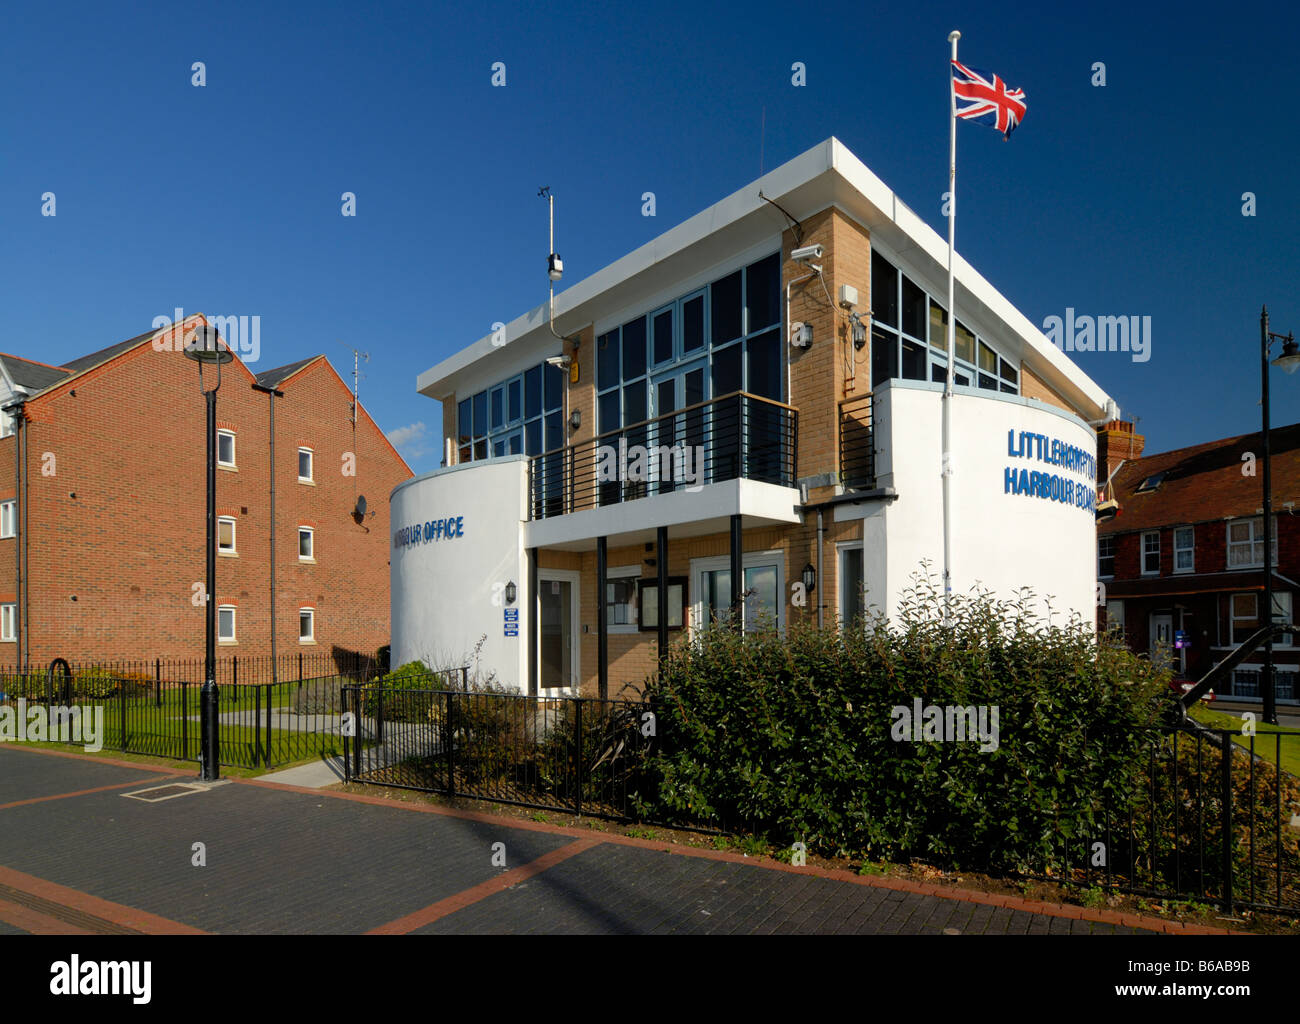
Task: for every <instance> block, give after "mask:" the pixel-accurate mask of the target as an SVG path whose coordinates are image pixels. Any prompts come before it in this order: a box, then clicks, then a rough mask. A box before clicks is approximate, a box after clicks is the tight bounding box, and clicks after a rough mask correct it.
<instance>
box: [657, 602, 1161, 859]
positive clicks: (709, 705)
mask: <svg viewBox="0 0 1300 1024" xmlns="http://www.w3.org/2000/svg"><path fill="white" fill-rule="evenodd" d="M1034 607H1035V604H1034V601H1033V598H1032V595H1030V594H1028V593H1027V592H1025V593H1022V595H1021V598H1020V599H1019V600H1018V601H1015V602H1008V601H1001V602H998V601H994V600H992V599H991V598H990V597H989V596H988V595H986V594H979V593H977V594H974V595H971V596H968V597H964V598H963V597H954V598H952V606H951V623H950V624H949V625H945V624H944V621H943V608H942V600H941V597H940V595H939V594H938V592H937V588H936V587H935V585H934V583H933V582H932V581H930V580H929V579H923V580H921V581H919V582H917V583H916V584H915V585H914V586H913V588H912V589H911V590H910V591H909V592H908V594H907V595H906V596H905V599H904V601H903V603H902V606H901V607H900V609H899V613H898V614H897V615H896V617H895V622H894V624H892V625H891V624H888V623H886V622H884V621H883V620H881V619H875V620H872V621H870V622H867V623H865V624H863V628H861V629H855V630H849V631H845V632H844V633H836V632H831V631H825V630H823V631H818V630H815V629H811V628H803V629H798V628H794V629H791V630H790V631H789V634H788V636H787V637H785V638H782V637H781V636H780V635H779V634H777V633H776V632H775V631H774V630H769V631H766V632H756V633H751V634H748V635H746V636H745V637H743V638H741V637H740V636H738V635H737V634H736V633H734V632H732V631H730V630H727V629H725V628H714V629H710V630H706V631H704V632H703V633H702V634H701V635H700V636H699V638H698V639H697V640H696V641H694V642H692V643H689V644H682V645H678V646H676V647H674V648H673V649H672V651H671V652H670V653H669V657H668V660H667V663H666V664H665V666H664V670H663V673H662V675H661V677H660V679H659V680H658V681H657V682H653V681H652V682H651V683H649V684H648V696H649V699H650V700H651V702H652V706H653V707H654V710H655V713H656V715H657V717H658V730H657V731H658V737H659V742H660V744H661V748H660V750H659V751H658V752H657V753H656V754H655V755H653V756H652V757H651V758H650V762H649V768H650V770H651V773H652V775H653V780H654V785H653V787H652V788H651V790H649V794H650V795H649V799H648V809H649V811H650V813H652V814H655V815H656V816H663V817H668V816H672V817H675V818H677V819H679V820H695V821H698V822H702V823H705V824H713V825H718V826H721V827H724V828H738V827H743V828H745V829H746V830H747V831H750V832H754V833H757V834H760V835H771V836H775V837H779V841H778V845H787V844H788V843H789V842H791V841H794V840H802V841H803V842H805V843H806V844H807V845H808V849H809V850H810V851H812V850H816V851H818V852H822V853H827V854H831V855H837V854H838V855H852V856H863V857H868V858H871V859H875V860H879V859H881V858H889V859H890V860H899V859H902V858H906V857H909V856H913V857H921V858H926V859H934V860H940V861H944V862H947V863H950V864H953V865H955V866H958V867H976V866H978V867H983V868H986V869H991V870H1000V869H1011V870H1028V869H1032V868H1037V867H1039V866H1041V865H1044V864H1047V865H1050V864H1053V863H1056V862H1058V861H1059V860H1060V858H1061V856H1062V852H1063V851H1062V837H1066V836H1069V837H1074V836H1080V835H1086V834H1090V833H1093V832H1095V828H1096V823H1097V815H1098V813H1099V805H1100V800H1099V798H1101V797H1104V798H1105V799H1106V800H1108V801H1109V802H1110V804H1111V806H1112V807H1113V808H1115V807H1118V808H1124V807H1127V806H1129V805H1131V804H1132V803H1133V801H1134V800H1135V799H1136V795H1137V793H1138V791H1139V789H1140V773H1141V767H1142V751H1143V750H1144V749H1145V747H1144V743H1145V735H1146V729H1147V727H1149V726H1150V725H1152V724H1153V723H1154V722H1155V721H1157V719H1158V718H1159V716H1160V713H1161V709H1162V706H1166V705H1167V704H1168V700H1167V691H1166V689H1165V686H1166V682H1165V678H1164V677H1163V676H1162V674H1161V673H1160V672H1158V671H1157V670H1155V669H1154V668H1153V667H1152V666H1151V664H1150V662H1149V661H1146V660H1144V659H1141V658H1138V657H1136V656H1135V655H1133V654H1131V653H1130V652H1128V651H1127V650H1125V649H1122V648H1121V647H1119V646H1116V645H1112V644H1109V643H1102V644H1099V643H1098V642H1097V638H1096V634H1095V631H1094V629H1093V627H1092V625H1091V624H1090V623H1083V622H1078V621H1075V622H1072V623H1070V624H1068V625H1050V624H1048V623H1047V622H1044V621H1043V620H1042V618H1041V617H1040V616H1039V614H1038V613H1036V612H1035V611H1034V610H1033V609H1034ZM917 698H919V699H920V700H921V702H922V705H923V706H930V705H938V706H940V707H947V706H959V707H967V706H977V707H978V706H981V705H986V706H993V707H996V708H997V709H998V714H999V719H998V733H999V740H998V745H997V749H996V750H992V751H989V752H983V751H981V750H980V745H979V744H978V743H971V742H965V743H949V742H942V743H941V742H921V743H914V742H912V741H911V737H910V735H909V736H907V737H905V740H904V741H901V742H900V741H896V740H894V739H893V736H892V726H893V724H894V717H893V709H894V708H895V707H900V706H901V707H905V708H907V709H908V710H909V711H911V709H912V708H913V701H914V700H915V699H917Z"/></svg>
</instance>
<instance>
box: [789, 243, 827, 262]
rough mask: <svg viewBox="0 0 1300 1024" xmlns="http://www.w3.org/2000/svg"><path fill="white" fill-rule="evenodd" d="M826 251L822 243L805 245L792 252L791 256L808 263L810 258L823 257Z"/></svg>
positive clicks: (797, 260) (795, 259)
mask: <svg viewBox="0 0 1300 1024" xmlns="http://www.w3.org/2000/svg"><path fill="white" fill-rule="evenodd" d="M825 252H826V250H825V249H823V248H822V246H821V244H820V243H818V244H817V245H805V246H803V247H802V248H799V249H796V250H795V251H794V252H792V253H791V254H790V258H791V259H792V260H794V261H795V262H797V263H806V262H807V261H808V260H819V259H821V258H822V256H823V255H824V254H825Z"/></svg>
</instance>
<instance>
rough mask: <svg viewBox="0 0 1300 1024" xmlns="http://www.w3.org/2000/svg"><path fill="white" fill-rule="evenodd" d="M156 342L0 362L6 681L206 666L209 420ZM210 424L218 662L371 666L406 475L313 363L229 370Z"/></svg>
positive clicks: (185, 362)
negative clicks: (47, 672) (393, 521)
mask: <svg viewBox="0 0 1300 1024" xmlns="http://www.w3.org/2000/svg"><path fill="white" fill-rule="evenodd" d="M204 322H206V320H205V318H203V317H202V316H201V315H195V316H193V317H190V318H187V319H186V320H185V321H184V322H183V323H182V325H181V326H180V328H178V329H174V330H177V331H179V332H181V333H187V332H192V331H193V329H194V327H195V326H196V325H199V324H202V323H204ZM159 336H160V335H159V332H158V331H156V330H155V331H150V332H148V333H146V334H141V335H139V336H137V337H134V338H131V339H130V340H128V341H124V342H121V343H119V344H116V345H112V346H110V347H108V348H105V349H101V350H100V351H97V352H93V353H91V354H90V355H87V356H83V357H82V358H80V359H73V360H71V361H69V362H67V363H65V364H63V365H61V366H50V365H47V364H45V363H42V362H38V361H36V360H31V359H23V358H18V357H15V356H10V355H0V392H3V393H2V394H0V407H3V408H4V409H5V412H4V413H3V414H0V418H2V420H3V422H0V665H9V666H13V665H17V664H21V665H26V666H31V667H32V668H33V669H42V668H44V667H45V666H46V665H47V664H49V662H50V661H51V659H53V658H56V657H63V658H67V659H68V660H69V661H72V662H82V663H85V662H90V661H122V660H136V659H152V658H155V657H159V658H202V656H203V648H204V641H203V637H204V611H203V597H202V581H203V579H204V537H205V529H206V504H205V503H206V489H205V464H206V443H205V437H204V428H205V415H204V401H203V398H202V396H201V394H200V392H199V378H198V372H197V364H195V363H194V362H192V361H191V360H189V359H187V358H185V355H184V353H183V351H182V347H183V342H180V341H179V340H178V341H177V343H176V344H169V343H168V340H169V337H170V335H168V336H164V337H163V341H162V343H161V344H160V343H157V342H156V341H155V339H157V338H159ZM173 340H174V339H173ZM231 349H232V351H234V350H235V349H236V346H234V345H232V346H231ZM204 383H205V385H206V386H209V387H210V386H211V383H212V374H211V371H209V372H208V374H207V377H206V379H205V382H204ZM217 420H218V438H219V440H218V472H217V492H216V501H217V515H218V517H219V521H218V558H217V575H216V592H215V595H214V597H215V601H216V603H217V607H218V616H217V619H218V638H219V639H218V643H219V647H218V651H217V654H218V657H219V658H225V657H229V656H231V655H234V656H239V657H243V656H265V655H271V654H273V653H275V654H278V655H280V656H284V655H286V654H296V653H297V652H299V651H307V652H310V653H316V654H320V653H338V652H339V651H340V650H343V651H359V652H362V653H365V654H373V653H374V652H375V651H376V650H377V649H378V648H379V647H381V646H383V645H385V644H387V643H388V642H389V598H388V586H389V583H388V535H389V522H388V501H387V498H388V495H389V493H390V492H391V491H392V490H393V488H394V487H396V486H397V485H398V484H399V483H401V482H402V481H403V480H406V479H407V478H409V477H410V476H411V470H410V467H408V466H407V464H406V463H405V461H403V459H402V457H401V456H400V455H398V453H397V451H396V450H395V449H394V448H393V446H392V445H391V444H390V443H389V442H388V440H387V438H385V437H384V435H383V433H382V432H381V431H380V429H379V427H378V426H377V425H376V424H375V422H374V421H373V420H372V419H371V418H370V416H369V415H368V414H367V413H366V411H365V409H364V408H361V407H360V406H358V407H357V408H356V412H355V418H354V414H353V400H352V393H351V391H350V390H349V388H348V386H347V385H346V384H345V383H344V381H343V380H342V379H341V378H340V377H339V375H338V373H336V372H335V370H334V368H333V367H332V366H331V365H330V363H329V361H328V360H327V359H326V358H325V357H324V356H321V355H317V356H313V357H312V358H310V359H303V360H300V361H298V362H295V363H291V364H289V365H287V366H281V367H278V368H276V369H272V370H267V371H265V372H263V373H260V374H256V375H255V374H254V373H253V371H252V370H251V369H250V368H249V367H248V366H247V365H246V364H245V363H243V362H242V361H241V360H240V359H239V356H238V354H237V353H236V355H235V359H234V360H233V361H232V362H230V363H228V364H227V365H226V366H225V368H224V371H223V376H222V383H221V389H220V392H219V393H218V398H217ZM360 496H364V497H365V498H366V503H367V507H368V510H367V511H366V513H365V515H364V516H363V515H360V514H358V512H357V508H358V501H357V499H358V497H360Z"/></svg>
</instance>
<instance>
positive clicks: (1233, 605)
mask: <svg viewBox="0 0 1300 1024" xmlns="http://www.w3.org/2000/svg"><path fill="white" fill-rule="evenodd" d="M1239 597H1248V598H1250V599H1251V601H1252V602H1253V604H1254V607H1255V611H1254V614H1252V615H1249V616H1246V615H1238V614H1237V598H1239ZM1238 622H1249V623H1251V626H1250V627H1249V630H1248V632H1246V634H1245V636H1243V637H1242V640H1244V639H1245V638H1246V636H1249V635H1250V634H1251V633H1253V632H1254V631H1255V630H1257V629H1259V595H1258V594H1256V593H1254V592H1253V591H1247V592H1245V593H1242V592H1235V593H1230V594H1229V595H1228V639H1229V641H1230V642H1231V644H1232V646H1233V647H1235V646H1237V644H1239V643H1241V640H1238V639H1237V623H1238ZM1237 667H1238V668H1240V667H1241V666H1240V665H1238V666H1237Z"/></svg>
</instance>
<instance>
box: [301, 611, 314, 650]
mask: <svg viewBox="0 0 1300 1024" xmlns="http://www.w3.org/2000/svg"><path fill="white" fill-rule="evenodd" d="M298 642H299V643H300V644H310V643H315V642H316V609H315V608H299V609H298Z"/></svg>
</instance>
